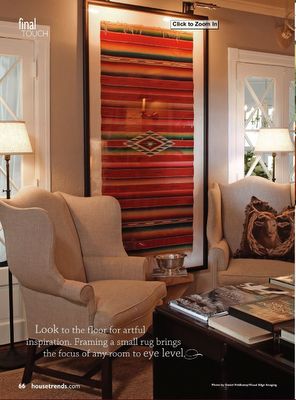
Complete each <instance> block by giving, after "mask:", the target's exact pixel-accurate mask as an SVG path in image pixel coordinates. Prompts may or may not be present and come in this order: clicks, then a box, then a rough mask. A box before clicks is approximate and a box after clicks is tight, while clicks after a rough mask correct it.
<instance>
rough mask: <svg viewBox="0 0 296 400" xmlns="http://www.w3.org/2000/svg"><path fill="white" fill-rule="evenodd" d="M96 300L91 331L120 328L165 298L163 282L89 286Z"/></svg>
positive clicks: (95, 284)
mask: <svg viewBox="0 0 296 400" xmlns="http://www.w3.org/2000/svg"><path fill="white" fill-rule="evenodd" d="M89 284H90V285H91V286H92V287H93V288H94V291H95V295H96V297H97V298H98V301H97V313H96V315H95V322H94V325H95V327H98V328H102V327H104V328H106V329H108V328H109V327H111V326H113V327H117V328H118V327H123V326H126V325H128V324H129V323H130V322H131V321H133V320H135V319H138V318H140V317H142V316H143V315H145V314H147V313H148V312H151V311H152V310H153V309H154V307H155V306H156V305H157V304H159V301H160V299H162V298H163V297H165V296H166V286H165V284H164V283H163V282H152V281H150V282H149V281H125V280H102V281H96V282H90V283H89Z"/></svg>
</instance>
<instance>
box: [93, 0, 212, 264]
mask: <svg viewBox="0 0 296 400" xmlns="http://www.w3.org/2000/svg"><path fill="white" fill-rule="evenodd" d="M177 18H178V19H182V20H185V19H186V20H188V19H192V18H194V19H200V18H201V17H197V16H195V15H194V16H192V15H187V14H181V13H168V12H164V11H161V10H156V9H150V8H146V7H138V6H131V5H124V4H119V3H114V2H112V3H110V2H105V1H89V0H86V5H85V22H86V24H85V26H86V27H87V31H86V37H85V39H86V41H85V54H86V55H87V57H86V60H85V72H86V76H85V78H86V79H85V81H86V97H87V98H86V109H85V111H86V116H87V120H86V129H85V131H86V135H85V154H86V179H85V182H86V195H98V194H103V195H110V196H114V197H116V198H117V199H118V201H119V203H120V205H121V209H122V232H123V242H124V246H125V249H126V251H127V253H128V254H130V255H140V256H150V255H155V254H161V253H172V252H174V253H175V252H182V253H184V252H185V253H186V254H187V257H186V266H187V267H188V268H205V267H206V258H207V257H206V255H207V254H206V253H207V250H206V247H207V245H206V238H205V217H206V191H207V132H206V127H207V122H206V115H207V113H206V106H207V104H206V103H207V82H206V76H207V73H206V70H207V41H206V36H207V35H206V33H205V32H204V31H182V30H178V31H176V30H171V29H170V21H172V20H176V19H177Z"/></svg>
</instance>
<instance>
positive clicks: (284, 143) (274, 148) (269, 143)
mask: <svg viewBox="0 0 296 400" xmlns="http://www.w3.org/2000/svg"><path fill="white" fill-rule="evenodd" d="M290 151H294V146H293V143H292V140H291V138H290V135H289V130H288V129H283V128H265V129H260V131H259V133H258V138H257V143H256V146H255V152H258V153H260V152H264V153H282V152H285V153H286V152H290Z"/></svg>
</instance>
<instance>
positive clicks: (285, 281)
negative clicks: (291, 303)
mask: <svg viewBox="0 0 296 400" xmlns="http://www.w3.org/2000/svg"><path fill="white" fill-rule="evenodd" d="M269 283H270V284H271V285H276V286H281V287H284V288H287V289H290V290H294V289H295V275H294V274H291V275H285V276H277V277H276V278H269Z"/></svg>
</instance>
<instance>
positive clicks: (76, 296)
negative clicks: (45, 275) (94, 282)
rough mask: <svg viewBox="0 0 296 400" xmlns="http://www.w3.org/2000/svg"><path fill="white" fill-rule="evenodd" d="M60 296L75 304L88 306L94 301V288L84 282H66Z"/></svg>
mask: <svg viewBox="0 0 296 400" xmlns="http://www.w3.org/2000/svg"><path fill="white" fill-rule="evenodd" d="M60 296H61V297H64V298H65V299H67V300H70V301H74V302H75V303H82V304H88V303H89V302H90V301H92V300H93V299H94V296H95V295H94V290H93V287H92V286H90V285H88V284H87V283H84V282H78V281H71V280H65V281H64V284H63V285H62V287H61V289H60Z"/></svg>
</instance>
